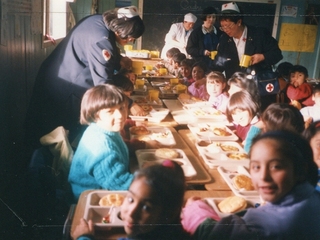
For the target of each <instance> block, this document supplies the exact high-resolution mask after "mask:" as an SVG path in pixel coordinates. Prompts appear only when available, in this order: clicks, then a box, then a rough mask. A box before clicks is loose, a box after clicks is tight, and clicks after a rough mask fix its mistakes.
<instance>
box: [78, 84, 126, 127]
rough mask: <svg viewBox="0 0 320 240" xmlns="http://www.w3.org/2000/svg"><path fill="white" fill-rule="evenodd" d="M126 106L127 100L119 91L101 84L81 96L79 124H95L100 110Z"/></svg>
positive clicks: (111, 86) (114, 87)
mask: <svg viewBox="0 0 320 240" xmlns="http://www.w3.org/2000/svg"><path fill="white" fill-rule="evenodd" d="M123 103H125V104H127V103H128V99H127V97H126V95H125V94H124V93H123V92H122V90H121V89H119V88H117V87H116V86H114V85H111V84H102V85H98V86H95V87H93V88H90V89H88V90H87V91H86V92H85V94H84V95H83V98H82V101H81V110H80V123H81V124H87V125H89V124H90V123H92V122H95V121H96V119H97V114H98V112H99V111H100V110H101V109H105V108H112V107H115V106H117V105H120V104H123Z"/></svg>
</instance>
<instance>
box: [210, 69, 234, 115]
mask: <svg viewBox="0 0 320 240" xmlns="http://www.w3.org/2000/svg"><path fill="white" fill-rule="evenodd" d="M206 87H207V93H208V94H209V96H210V97H209V100H208V102H209V103H211V104H212V106H213V107H214V108H215V109H217V110H219V111H221V112H222V113H225V112H226V108H227V104H228V100H229V97H228V95H227V81H226V78H225V77H224V75H223V74H222V73H220V72H217V71H213V72H211V73H209V74H208V75H207V86H206Z"/></svg>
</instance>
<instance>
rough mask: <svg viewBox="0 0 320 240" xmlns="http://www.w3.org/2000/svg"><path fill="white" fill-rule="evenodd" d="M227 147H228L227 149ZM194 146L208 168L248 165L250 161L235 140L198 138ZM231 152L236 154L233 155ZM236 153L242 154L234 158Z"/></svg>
mask: <svg viewBox="0 0 320 240" xmlns="http://www.w3.org/2000/svg"><path fill="white" fill-rule="evenodd" d="M229 146H230V147H229ZM228 147H229V149H227V148H228ZM196 148H197V149H198V151H199V153H200V155H201V157H202V159H203V161H204V162H205V163H206V164H207V165H208V167H210V168H215V167H218V166H230V165H242V166H245V167H249V162H250V161H249V159H248V155H247V154H246V153H245V151H244V149H243V148H242V147H241V146H240V144H239V143H237V142H228V141H226V142H224V141H223V142H217V141H207V140H199V141H197V142H196ZM232 148H234V149H232ZM233 154H236V156H235V157H233V156H232V155H233ZM237 154H240V155H242V156H239V158H236V157H237Z"/></svg>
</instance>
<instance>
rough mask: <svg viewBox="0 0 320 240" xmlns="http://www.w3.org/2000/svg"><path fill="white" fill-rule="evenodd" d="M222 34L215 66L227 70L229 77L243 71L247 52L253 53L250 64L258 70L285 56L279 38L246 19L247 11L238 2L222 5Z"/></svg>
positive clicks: (268, 66) (217, 68)
mask: <svg viewBox="0 0 320 240" xmlns="http://www.w3.org/2000/svg"><path fill="white" fill-rule="evenodd" d="M219 21H220V26H221V27H220V30H221V31H223V32H224V33H223V34H222V36H221V38H220V41H219V46H218V54H217V55H216V57H215V60H214V70H218V71H221V72H223V71H225V74H226V77H227V78H230V77H231V75H232V74H234V73H235V72H238V71H243V70H244V69H241V67H240V66H239V63H240V60H241V58H242V56H243V55H249V56H251V62H250V65H252V66H251V68H253V69H254V70H255V71H256V72H259V71H261V70H268V69H271V66H272V65H273V64H276V63H277V62H279V61H280V60H281V59H282V54H281V50H280V48H279V46H278V42H277V41H276V40H275V39H274V38H273V37H272V36H271V34H270V33H269V32H268V31H267V30H266V29H264V28H258V27H251V26H247V25H245V24H244V23H243V13H241V12H240V10H239V7H238V5H237V4H236V3H235V2H230V3H226V4H223V5H222V8H221V14H220V17H219Z"/></svg>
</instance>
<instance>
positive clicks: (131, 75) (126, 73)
mask: <svg viewBox="0 0 320 240" xmlns="http://www.w3.org/2000/svg"><path fill="white" fill-rule="evenodd" d="M118 74H121V75H124V76H126V77H127V78H129V79H130V81H131V82H132V84H133V85H135V84H136V80H137V74H135V73H134V72H133V71H132V70H128V69H126V68H121V70H120V71H119V72H118ZM118 74H117V75H118Z"/></svg>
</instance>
